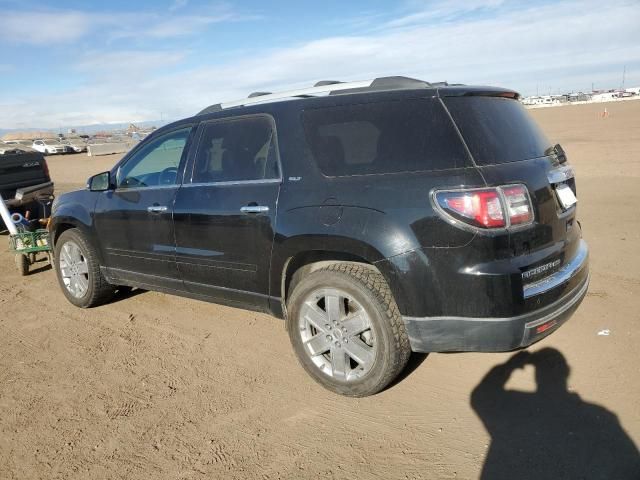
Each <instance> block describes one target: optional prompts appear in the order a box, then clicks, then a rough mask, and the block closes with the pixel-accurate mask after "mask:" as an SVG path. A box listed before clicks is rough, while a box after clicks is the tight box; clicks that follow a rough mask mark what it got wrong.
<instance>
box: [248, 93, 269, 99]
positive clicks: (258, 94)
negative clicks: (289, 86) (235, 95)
mask: <svg viewBox="0 0 640 480" xmlns="http://www.w3.org/2000/svg"><path fill="white" fill-rule="evenodd" d="M265 95H271V92H252V93H250V94H249V97H248V98H255V97H263V96H265Z"/></svg>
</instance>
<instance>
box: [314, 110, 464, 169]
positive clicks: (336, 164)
mask: <svg viewBox="0 0 640 480" xmlns="http://www.w3.org/2000/svg"><path fill="white" fill-rule="evenodd" d="M303 123H304V128H305V133H306V138H307V144H308V147H309V151H310V153H311V155H312V156H313V158H314V159H315V161H316V163H317V165H318V167H319V168H320V170H321V171H322V173H323V174H324V175H326V176H329V177H342V176H350V175H371V174H384V173H401V172H416V171H429V170H443V169H449V168H457V167H462V166H465V165H466V162H467V156H466V152H465V150H464V147H463V145H462V142H461V141H460V138H459V136H458V134H457V132H456V131H455V129H454V127H453V124H452V122H451V119H450V118H449V116H448V115H447V112H446V111H445V110H444V108H443V107H442V104H441V103H440V101H439V100H438V99H435V98H429V99H415V98H413V99H409V100H401V101H385V102H371V103H360V104H350V105H340V106H334V107H325V108H318V109H310V110H305V112H304V113H303Z"/></svg>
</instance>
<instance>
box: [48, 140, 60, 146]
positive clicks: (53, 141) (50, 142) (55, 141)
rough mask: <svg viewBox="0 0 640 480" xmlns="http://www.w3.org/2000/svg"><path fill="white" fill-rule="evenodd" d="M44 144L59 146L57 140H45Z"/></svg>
mask: <svg viewBox="0 0 640 480" xmlns="http://www.w3.org/2000/svg"><path fill="white" fill-rule="evenodd" d="M44 143H45V145H60V142H58V141H57V140H45V141H44Z"/></svg>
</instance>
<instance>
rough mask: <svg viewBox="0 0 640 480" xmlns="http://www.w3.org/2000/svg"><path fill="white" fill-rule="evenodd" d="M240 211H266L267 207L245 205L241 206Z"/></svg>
mask: <svg viewBox="0 0 640 480" xmlns="http://www.w3.org/2000/svg"><path fill="white" fill-rule="evenodd" d="M240 211H241V212H242V213H267V212H268V211H269V207H267V206H265V205H247V206H246V207H242V208H241V209H240Z"/></svg>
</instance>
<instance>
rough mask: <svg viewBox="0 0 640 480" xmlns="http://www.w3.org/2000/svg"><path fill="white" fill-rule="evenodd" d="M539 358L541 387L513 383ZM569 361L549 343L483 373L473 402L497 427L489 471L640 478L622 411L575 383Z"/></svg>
mask: <svg viewBox="0 0 640 480" xmlns="http://www.w3.org/2000/svg"><path fill="white" fill-rule="evenodd" d="M527 364H529V365H533V366H534V367H535V371H536V382H537V391H536V392H535V393H528V392H519V391H512V390H506V389H505V388H504V387H505V384H506V382H507V380H508V379H509V377H510V376H511V373H512V372H513V371H514V370H516V369H518V368H523V367H524V366H525V365H527ZM569 371H570V369H569V365H568V364H567V361H566V360H565V358H564V356H563V355H562V353H560V352H559V351H558V350H555V349H553V348H545V349H543V350H540V351H538V352H535V353H529V352H526V351H522V352H519V353H517V354H515V355H513V356H512V357H511V358H510V359H509V360H508V361H507V362H506V363H504V364H501V365H498V366H496V367H494V368H492V369H491V371H490V372H489V373H488V374H487V375H486V376H485V377H484V378H483V379H482V382H480V384H479V385H478V386H477V387H476V388H475V389H474V391H473V393H472V394H471V406H472V407H473V409H474V411H475V412H476V414H477V415H478V416H479V417H480V419H481V420H482V422H483V423H484V426H485V428H486V429H487V431H488V432H489V434H490V435H491V445H490V447H489V451H488V454H487V458H486V460H485V463H484V466H483V470H482V475H481V478H482V479H486V480H489V479H490V480H499V479H513V480H526V479H536V480H546V479H553V480H556V479H571V480H577V479H602V480H614V479H615V480H627V479H629V480H633V479H635V480H637V479H640V454H639V453H638V449H637V448H636V446H635V444H634V443H633V441H632V440H631V439H630V438H629V436H628V435H627V434H626V432H625V431H624V429H623V428H622V427H621V426H620V423H619V421H618V418H617V417H616V415H615V414H613V413H612V412H610V411H608V410H607V409H606V408H604V407H601V406H599V405H594V404H591V403H587V402H585V401H583V400H582V399H581V398H580V396H579V395H578V394H576V393H570V392H569V391H567V378H568V377H569Z"/></svg>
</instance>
